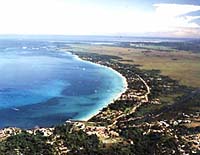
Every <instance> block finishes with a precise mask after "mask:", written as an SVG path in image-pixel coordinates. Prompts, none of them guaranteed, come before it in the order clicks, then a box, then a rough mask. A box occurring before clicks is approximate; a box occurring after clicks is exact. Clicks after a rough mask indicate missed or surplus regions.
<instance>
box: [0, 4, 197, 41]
mask: <svg viewBox="0 0 200 155" xmlns="http://www.w3.org/2000/svg"><path fill="white" fill-rule="evenodd" d="M0 21H1V22H0V34H29V35H30V34H33V35H38V34H39V35H43V34H51V35H53V34H56V35H120V36H156V37H195V38H199V37H200V0H0Z"/></svg>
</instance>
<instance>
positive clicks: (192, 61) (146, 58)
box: [71, 44, 200, 87]
mask: <svg viewBox="0 0 200 155" xmlns="http://www.w3.org/2000/svg"><path fill="white" fill-rule="evenodd" d="M71 46H72V47H73V50H76V51H79V52H81V51H83V52H91V53H99V54H105V55H114V56H119V57H122V60H121V61H122V62H123V63H130V64H138V65H141V67H140V68H142V69H148V70H151V69H158V70H160V71H161V74H163V75H167V76H170V77H171V78H173V79H176V80H178V81H180V83H181V84H184V85H187V86H192V87H200V80H199V79H200V54H199V53H192V52H187V51H170V52H168V51H158V50H147V49H136V48H126V47H115V46H102V45H101V46H100V45H85V44H72V45H71Z"/></svg>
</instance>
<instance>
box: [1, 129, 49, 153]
mask: <svg viewBox="0 0 200 155" xmlns="http://www.w3.org/2000/svg"><path fill="white" fill-rule="evenodd" d="M0 154H1V155H16V154H23V155H41V154H43V155H53V149H52V147H51V145H50V144H47V143H46V138H45V137H43V136H41V135H40V134H37V135H32V134H29V133H27V132H22V133H20V134H18V135H15V136H11V137H9V138H8V139H7V140H5V141H3V142H1V143H0Z"/></svg>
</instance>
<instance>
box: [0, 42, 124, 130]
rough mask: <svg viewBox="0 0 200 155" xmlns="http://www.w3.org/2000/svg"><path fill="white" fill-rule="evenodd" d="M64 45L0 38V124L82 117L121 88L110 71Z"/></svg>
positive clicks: (41, 124) (24, 125)
mask: <svg viewBox="0 0 200 155" xmlns="http://www.w3.org/2000/svg"><path fill="white" fill-rule="evenodd" d="M64 47H65V44H64V43H63V42H62V43H59V42H51V41H44V40H43V41H39V40H26V39H23V40H19V39H6V40H3V39H1V40H0V128H3V127H7V126H15V127H21V128H33V127H37V126H39V127H50V126H52V125H56V124H60V123H63V122H65V121H66V120H68V119H79V120H84V119H87V118H89V117H91V116H92V115H93V114H96V113H97V112H98V111H99V110H101V109H102V108H103V107H105V106H106V105H107V104H108V103H109V102H111V101H112V100H113V99H114V98H116V96H117V95H118V94H119V93H120V92H122V91H124V90H125V87H124V85H125V83H124V79H123V78H122V77H121V76H120V75H119V74H118V73H117V72H116V71H113V70H111V69H109V68H107V67H103V66H100V65H96V64H94V63H90V62H86V61H82V60H80V59H78V58H77V57H76V56H74V55H72V54H70V53H68V52H67V51H68V50H65V51H63V50H61V49H63V48H64ZM65 48H66V49H67V45H66V47H65Z"/></svg>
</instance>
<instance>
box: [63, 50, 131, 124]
mask: <svg viewBox="0 0 200 155" xmlns="http://www.w3.org/2000/svg"><path fill="white" fill-rule="evenodd" d="M65 52H67V53H68V54H71V55H73V56H74V58H75V59H77V60H79V61H83V62H87V63H91V64H93V65H97V66H101V67H104V68H106V69H109V70H110V71H112V72H114V73H115V74H117V76H119V77H120V78H121V79H122V83H123V90H122V91H121V92H119V93H118V94H115V95H114V96H115V97H114V98H110V99H109V100H107V101H106V103H105V104H104V105H103V106H102V107H101V109H99V108H97V109H96V110H94V111H91V112H90V114H88V115H86V116H84V117H81V118H78V119H74V120H78V121H88V120H90V119H91V118H92V117H94V116H96V115H97V114H98V113H99V112H100V111H101V110H102V109H103V108H105V107H107V106H108V105H109V104H112V103H114V102H115V101H116V100H118V99H120V97H121V96H122V94H123V93H125V92H126V91H127V89H128V82H127V79H126V77H125V76H123V75H122V74H121V73H119V72H118V71H117V70H115V69H113V68H112V67H110V66H106V65H102V64H100V63H98V62H93V61H91V60H84V59H82V58H81V57H80V56H78V55H77V54H75V53H74V52H69V51H65ZM72 120H73V119H72Z"/></svg>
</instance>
